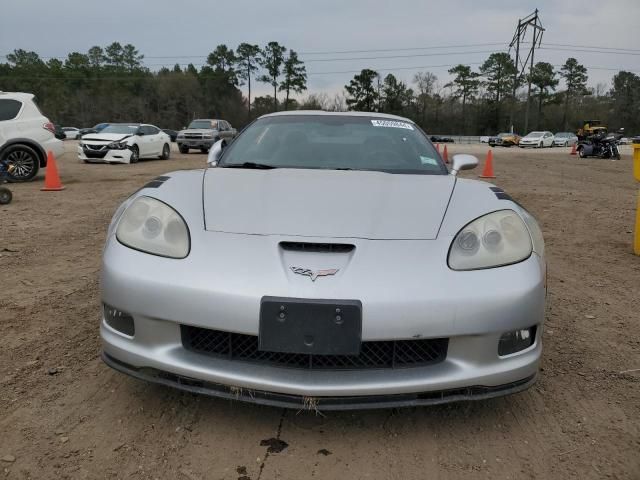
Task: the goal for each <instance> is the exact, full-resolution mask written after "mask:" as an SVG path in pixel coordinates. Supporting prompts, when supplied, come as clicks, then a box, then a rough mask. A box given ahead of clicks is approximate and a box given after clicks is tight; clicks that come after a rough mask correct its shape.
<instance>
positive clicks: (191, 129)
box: [178, 128, 217, 135]
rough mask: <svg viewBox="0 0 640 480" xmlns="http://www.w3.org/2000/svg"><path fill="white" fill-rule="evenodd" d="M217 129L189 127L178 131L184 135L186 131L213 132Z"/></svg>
mask: <svg viewBox="0 0 640 480" xmlns="http://www.w3.org/2000/svg"><path fill="white" fill-rule="evenodd" d="M216 131H217V130H216V129H215V128H187V129H186V130H180V132H178V133H179V134H181V135H182V134H184V133H211V132H216Z"/></svg>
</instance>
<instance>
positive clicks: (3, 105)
mask: <svg viewBox="0 0 640 480" xmlns="http://www.w3.org/2000/svg"><path fill="white" fill-rule="evenodd" d="M54 132H55V127H54V126H53V123H51V122H50V121H49V119H48V118H47V117H45V116H44V115H42V113H41V112H40V110H39V108H38V106H37V105H36V102H35V98H34V96H33V94H31V93H21V92H0V160H4V161H5V162H6V163H7V164H8V165H13V168H12V169H11V172H10V173H8V178H9V180H10V181H12V182H25V181H28V180H31V179H32V178H34V177H35V176H36V174H37V173H38V170H39V169H40V168H43V167H46V165H47V152H52V153H53V154H54V155H55V156H56V157H58V156H60V155H62V154H63V153H64V145H63V144H62V142H61V141H60V140H58V139H57V138H55V135H54Z"/></svg>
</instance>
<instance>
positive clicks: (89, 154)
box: [84, 148, 108, 158]
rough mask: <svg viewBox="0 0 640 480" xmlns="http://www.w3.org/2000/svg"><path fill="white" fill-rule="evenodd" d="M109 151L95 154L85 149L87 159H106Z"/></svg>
mask: <svg viewBox="0 0 640 480" xmlns="http://www.w3.org/2000/svg"><path fill="white" fill-rule="evenodd" d="M107 151H108V150H104V151H102V152H95V151H93V150H88V149H86V148H85V149H84V154H85V156H86V157H87V158H104V156H105V155H106V154H107Z"/></svg>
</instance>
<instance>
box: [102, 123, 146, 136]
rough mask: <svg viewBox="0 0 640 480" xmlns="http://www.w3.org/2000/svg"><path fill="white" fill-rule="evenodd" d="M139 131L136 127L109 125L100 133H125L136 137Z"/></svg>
mask: <svg viewBox="0 0 640 480" xmlns="http://www.w3.org/2000/svg"><path fill="white" fill-rule="evenodd" d="M137 131H138V127H137V126H136V125H109V126H108V127H105V128H104V129H102V130H101V131H100V133H124V134H128V135H135V133H136V132H137Z"/></svg>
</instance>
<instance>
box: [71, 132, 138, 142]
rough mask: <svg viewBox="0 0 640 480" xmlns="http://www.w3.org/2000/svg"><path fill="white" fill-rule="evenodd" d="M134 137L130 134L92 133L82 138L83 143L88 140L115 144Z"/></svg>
mask: <svg viewBox="0 0 640 480" xmlns="http://www.w3.org/2000/svg"><path fill="white" fill-rule="evenodd" d="M131 136H132V135H131V134H130V133H90V134H88V135H84V136H83V137H82V141H83V142H86V141H87V140H90V141H96V142H115V141H120V140H124V139H125V138H129V137H131Z"/></svg>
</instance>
